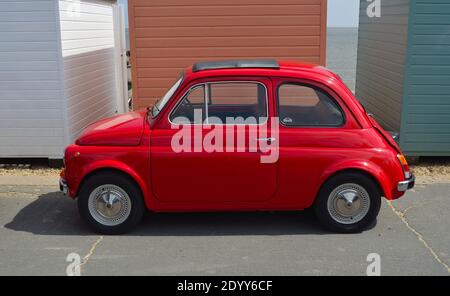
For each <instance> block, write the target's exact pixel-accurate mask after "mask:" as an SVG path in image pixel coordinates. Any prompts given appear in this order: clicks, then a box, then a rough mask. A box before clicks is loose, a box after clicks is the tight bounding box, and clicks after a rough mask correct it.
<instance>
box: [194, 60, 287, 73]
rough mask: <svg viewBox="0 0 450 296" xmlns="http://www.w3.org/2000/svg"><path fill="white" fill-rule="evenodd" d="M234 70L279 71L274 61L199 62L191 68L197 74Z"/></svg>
mask: <svg viewBox="0 0 450 296" xmlns="http://www.w3.org/2000/svg"><path fill="white" fill-rule="evenodd" d="M235 68H269V69H279V68H280V65H279V64H278V62H277V61H276V60H235V61H215V62H200V63H197V64H195V65H194V66H193V67H192V71H193V72H199V71H204V70H214V69H235Z"/></svg>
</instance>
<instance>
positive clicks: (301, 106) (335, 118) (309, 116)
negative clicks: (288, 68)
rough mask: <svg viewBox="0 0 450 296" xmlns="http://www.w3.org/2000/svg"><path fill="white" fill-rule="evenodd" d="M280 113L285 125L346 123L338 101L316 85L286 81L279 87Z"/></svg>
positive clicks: (336, 124) (339, 124) (333, 125)
mask: <svg viewBox="0 0 450 296" xmlns="http://www.w3.org/2000/svg"><path fill="white" fill-rule="evenodd" d="M277 99H278V114H279V117H280V122H281V123H282V124H283V125H285V126H319V127H320V126H322V127H335V126H341V125H342V124H344V121H345V120H344V114H343V112H342V109H341V108H340V107H339V105H338V104H337V102H336V101H335V100H334V99H333V98H332V97H331V96H330V95H328V94H327V93H326V92H324V91H323V90H321V89H318V88H316V87H312V86H307V85H302V84H295V83H285V84H282V85H281V86H279V87H278V98H277Z"/></svg>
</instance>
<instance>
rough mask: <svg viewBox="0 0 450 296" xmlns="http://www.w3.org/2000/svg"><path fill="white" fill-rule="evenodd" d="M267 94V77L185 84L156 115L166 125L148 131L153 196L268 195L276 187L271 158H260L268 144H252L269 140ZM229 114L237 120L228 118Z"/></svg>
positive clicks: (227, 198) (214, 198) (214, 199)
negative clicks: (164, 112)
mask: <svg viewBox="0 0 450 296" xmlns="http://www.w3.org/2000/svg"><path fill="white" fill-rule="evenodd" d="M271 96H272V85H271V82H270V80H269V79H259V78H245V79H244V78H240V79H229V78H227V79H218V78H216V79H210V80H204V81H197V82H195V83H192V84H191V85H189V86H188V87H187V90H186V91H184V92H182V93H181V95H180V96H179V97H178V98H175V100H176V101H177V103H176V104H175V106H174V107H173V108H172V110H170V112H169V113H168V114H169V115H168V116H167V117H165V118H161V119H160V120H165V121H167V122H168V124H167V125H166V127H165V128H157V129H155V130H153V131H152V135H151V168H152V177H151V183H152V184H151V185H152V186H151V187H152V190H153V193H154V195H155V196H156V198H157V199H159V200H161V201H164V202H179V203H186V202H200V203H220V202H257V201H265V200H269V199H270V198H271V197H272V196H273V195H274V193H275V191H276V173H277V171H276V170H277V168H276V163H274V162H273V163H264V162H263V161H261V159H262V156H264V155H265V154H267V149H266V150H265V152H264V151H263V150H262V149H260V146H259V145H256V149H255V143H257V144H259V143H260V142H261V141H269V142H270V141H271V140H268V136H267V134H262V131H263V130H264V129H265V130H266V131H267V130H269V129H270V121H269V120H268V117H269V116H270V115H271V114H273V110H272V108H273V106H269V101H271V100H270V98H271ZM251 117H254V118H255V121H251V120H248V119H249V118H251ZM230 118H234V119H238V120H237V123H238V124H236V122H227V119H230ZM242 119H243V120H244V121H242ZM239 120H241V121H239ZM245 120H247V121H245ZM231 121H235V120H231ZM183 129H184V130H183ZM186 131H188V132H186ZM255 131H256V133H255ZM260 132H261V133H260ZM186 135H190V136H191V139H187V138H188V137H187V136H186ZM242 136H244V139H245V141H242ZM260 138H261V139H260ZM188 142H189V144H187V143H188ZM266 144H270V143H266ZM187 147H190V149H189V148H187Z"/></svg>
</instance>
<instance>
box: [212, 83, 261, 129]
mask: <svg viewBox="0 0 450 296" xmlns="http://www.w3.org/2000/svg"><path fill="white" fill-rule="evenodd" d="M207 87H208V91H207V95H208V97H209V100H208V107H207V113H208V114H207V116H208V123H215V124H218V123H226V122H227V119H228V120H229V119H234V120H236V119H240V120H248V121H247V123H254V124H256V123H261V122H265V121H266V118H267V92H266V88H265V86H264V85H262V84H260V83H254V82H227V83H210V84H208V85H207Z"/></svg>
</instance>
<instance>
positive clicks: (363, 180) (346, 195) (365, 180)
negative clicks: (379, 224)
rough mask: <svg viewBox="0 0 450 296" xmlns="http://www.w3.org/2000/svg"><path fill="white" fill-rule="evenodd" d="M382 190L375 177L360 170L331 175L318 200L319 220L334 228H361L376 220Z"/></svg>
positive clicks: (347, 229)
mask: <svg viewBox="0 0 450 296" xmlns="http://www.w3.org/2000/svg"><path fill="white" fill-rule="evenodd" d="M380 205H381V192H380V189H379V187H378V184H377V183H375V181H374V180H372V178H370V177H368V176H366V175H365V174H361V173H356V172H355V173H344V174H340V175H337V176H334V177H332V178H331V179H330V180H328V181H327V182H326V183H325V184H324V185H323V186H322V188H321V190H320V192H319V195H318V197H317V200H316V203H315V206H314V208H315V212H316V215H317V218H318V219H319V221H320V222H321V223H322V224H323V225H324V226H325V227H326V228H328V229H330V230H332V231H335V232H343V233H354V232H360V231H363V230H364V229H366V228H367V227H369V226H370V225H371V224H373V223H374V222H375V221H376V217H377V216H378V213H379V211H380Z"/></svg>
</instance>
